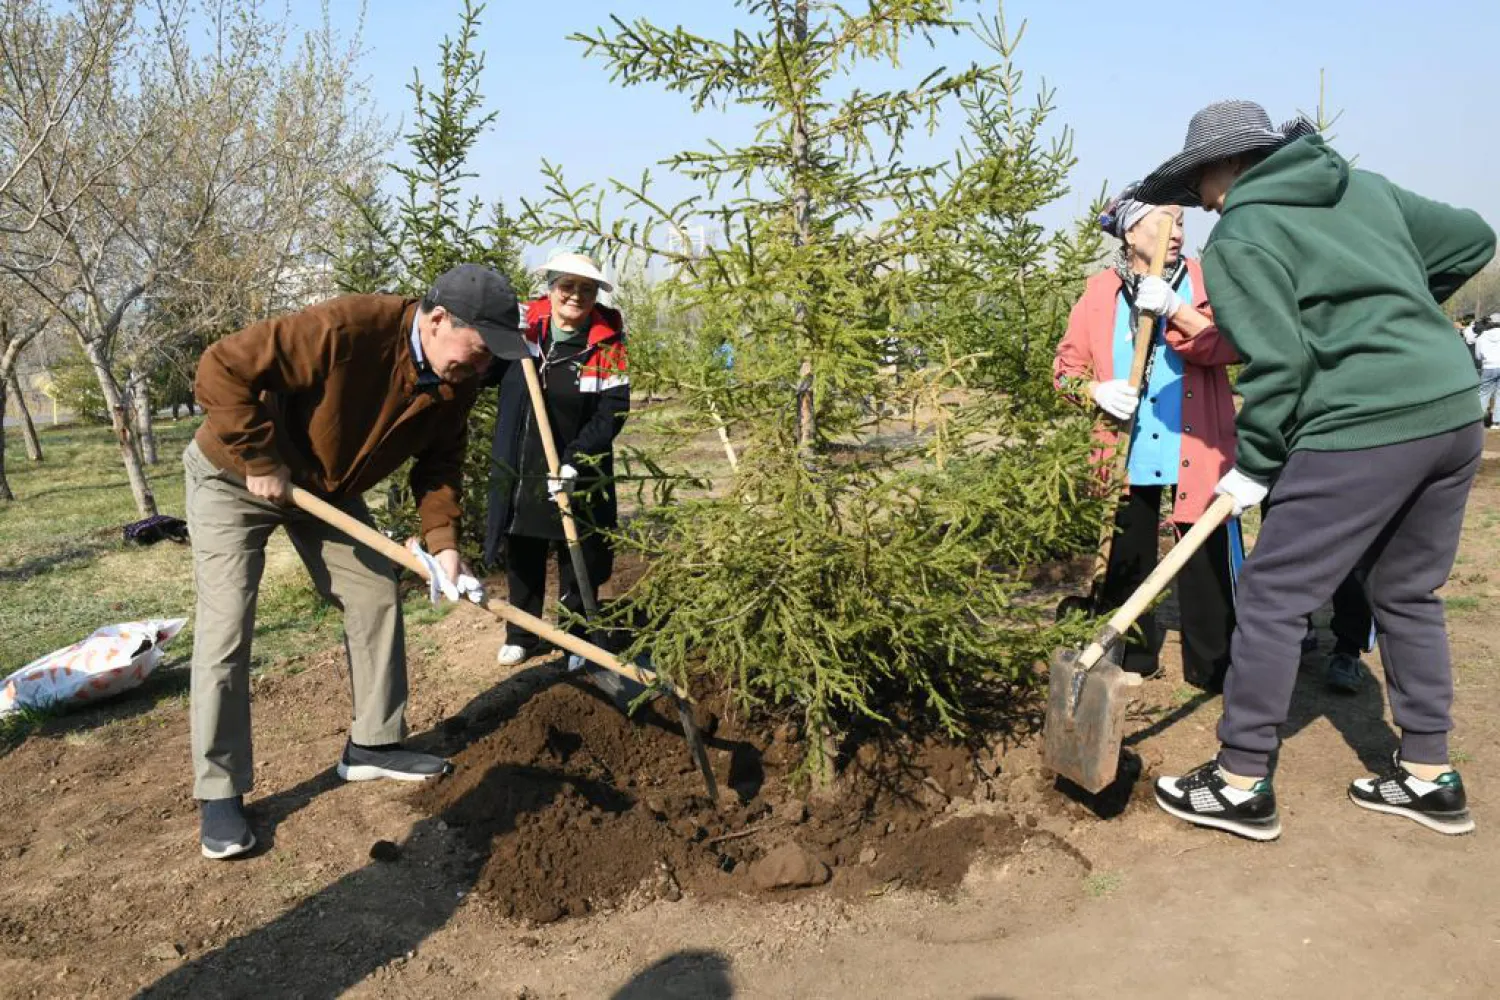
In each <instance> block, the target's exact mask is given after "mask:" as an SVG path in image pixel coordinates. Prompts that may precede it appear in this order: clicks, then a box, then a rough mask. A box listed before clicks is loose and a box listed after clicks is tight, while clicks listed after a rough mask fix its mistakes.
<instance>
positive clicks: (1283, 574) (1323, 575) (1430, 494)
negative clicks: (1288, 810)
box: [1219, 421, 1484, 777]
mask: <svg viewBox="0 0 1500 1000" xmlns="http://www.w3.org/2000/svg"><path fill="white" fill-rule="evenodd" d="M1483 446H1484V431H1483V430H1482V429H1481V426H1480V424H1479V423H1478V422H1477V421H1476V422H1475V423H1473V424H1470V425H1469V426H1467V427H1463V428H1460V429H1459V430H1456V431H1449V432H1448V433H1446V434H1438V435H1435V436H1433V437H1429V438H1424V439H1421V440H1417V441H1407V442H1404V443H1402V444H1393V445H1385V446H1383V447H1379V448H1369V449H1366V450H1363V451H1343V452H1341V451H1297V452H1293V453H1292V455H1291V457H1290V458H1289V459H1287V463H1286V466H1285V467H1284V468H1283V469H1282V471H1281V475H1280V476H1279V477H1278V479H1277V480H1276V485H1275V487H1274V488H1272V490H1271V508H1270V512H1269V513H1268V514H1267V515H1266V519H1265V522H1264V523H1263V524H1262V525H1261V527H1260V537H1259V538H1257V539H1256V541H1255V551H1253V552H1252V553H1251V554H1250V557H1249V558H1248V559H1247V560H1246V561H1245V568H1244V571H1243V572H1242V573H1241V574H1240V606H1239V623H1238V626H1237V629H1236V631H1235V634H1234V668H1233V669H1232V670H1230V672H1229V679H1228V681H1227V682H1226V684H1225V686H1224V718H1223V719H1222V720H1221V721H1220V722H1219V742H1220V744H1222V749H1220V751H1219V763H1220V764H1222V765H1223V766H1224V768H1225V769H1226V770H1228V771H1232V772H1233V773H1235V774H1242V775H1245V776H1247V777H1262V776H1264V775H1265V774H1266V773H1267V771H1268V769H1269V767H1270V757H1271V754H1272V752H1274V751H1275V750H1276V747H1277V746H1278V743H1279V738H1278V735H1277V729H1278V728H1279V727H1280V726H1281V724H1282V723H1284V722H1285V721H1286V717H1287V711H1288V709H1289V707H1290V705H1291V701H1292V688H1293V687H1294V686H1295V684H1296V680H1297V661H1298V659H1299V656H1298V644H1299V641H1300V640H1301V638H1302V635H1303V632H1304V631H1305V629H1306V628H1307V616H1308V615H1310V614H1312V613H1313V612H1314V611H1316V610H1317V609H1318V608H1320V607H1322V606H1323V602H1324V601H1326V600H1328V598H1329V596H1330V595H1331V594H1332V592H1333V591H1334V590H1336V589H1337V588H1338V586H1339V584H1340V582H1341V581H1343V580H1344V579H1345V578H1346V577H1348V576H1349V574H1350V572H1351V571H1352V570H1355V569H1360V570H1363V571H1364V572H1365V574H1366V579H1367V580H1368V581H1369V584H1370V598H1371V605H1372V607H1373V609H1374V613H1375V616H1376V618H1377V619H1378V620H1379V622H1380V660H1381V663H1382V665H1383V666H1384V667H1385V680H1386V696H1387V699H1388V700H1389V702H1390V708H1391V717H1392V718H1393V719H1394V720H1395V722H1396V725H1397V726H1398V727H1399V728H1400V729H1401V758H1402V759H1403V760H1407V761H1411V762H1413V763H1417V764H1446V763H1447V762H1448V730H1449V729H1451V728H1452V725H1453V720H1452V715H1451V708H1452V704H1453V672H1452V668H1451V666H1450V661H1449V656H1448V632H1447V628H1446V627H1445V625H1444V622H1443V599H1442V598H1441V597H1438V595H1437V590H1438V588H1439V587H1441V586H1442V585H1443V584H1444V583H1445V582H1447V579H1448V573H1449V571H1450V570H1451V569H1452V568H1453V560H1454V557H1455V555H1457V553H1458V539H1459V534H1460V532H1461V531H1462V529H1463V521H1464V505H1465V503H1466V502H1467V500H1468V496H1469V487H1470V485H1471V484H1472V483H1473V481H1474V474H1475V472H1476V471H1478V469H1479V458H1480V452H1481V450H1482V449H1483ZM1351 498H1352V499H1351Z"/></svg>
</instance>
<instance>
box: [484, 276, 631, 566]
mask: <svg viewBox="0 0 1500 1000" xmlns="http://www.w3.org/2000/svg"><path fill="white" fill-rule="evenodd" d="M551 313H552V304H551V302H550V301H549V300H547V299H545V298H543V299H538V300H537V301H535V302H533V303H531V305H530V307H529V308H528V309H527V314H526V330H525V331H524V334H523V335H524V337H525V340H526V346H527V347H528V348H529V349H530V351H531V356H532V358H533V359H534V360H535V361H536V365H537V368H538V372H539V374H540V376H541V382H542V395H543V398H544V399H545V401H546V405H547V417H548V419H549V420H550V421H551V423H552V434H553V437H554V438H555V439H556V445H557V450H558V453H559V455H560V457H561V459H562V462H563V464H564V465H571V466H573V467H574V468H575V469H577V470H578V483H577V487H576V489H575V491H574V504H573V510H574V513H575V514H576V515H577V517H578V521H579V527H580V529H582V530H583V531H584V532H587V531H588V530H589V529H590V528H591V527H598V528H605V529H609V528H613V527H615V526H616V524H618V504H617V502H616V497H615V485H614V440H615V435H616V434H618V433H619V432H620V428H621V427H622V426H624V423H625V417H626V414H628V413H629V412H630V378H629V375H628V370H627V364H626V355H625V324H624V321H623V319H622V318H621V316H620V314H619V313H618V312H617V311H615V310H614V309H610V308H608V307H607V306H595V307H594V311H593V313H592V315H590V317H589V323H588V327H589V330H588V336H587V337H586V338H584V339H583V341H582V342H579V341H573V342H558V341H555V340H554V339H553V337H552V326H551V321H550V320H551ZM485 382H486V383H487V384H489V385H497V384H498V385H499V387H500V397H499V404H498V407H497V410H498V412H497V415H496V419H495V438H494V444H493V447H492V448H491V451H490V457H491V466H490V503H489V523H488V526H487V530H486V532H485V546H484V549H485V560H486V561H487V562H491V563H493V562H495V560H496V557H497V556H498V554H499V552H500V546H501V544H502V542H503V541H504V538H505V536H506V535H524V536H528V537H531V538H551V539H561V538H562V537H563V531H562V520H561V517H560V516H559V514H558V512H557V505H556V504H555V503H554V502H553V501H552V500H551V499H549V498H548V496H547V482H546V480H547V458H546V454H545V453H544V452H543V450H542V439H541V435H540V433H538V431H537V422H536V418H535V416H534V415H533V413H532V410H531V396H530V394H529V393H528V392H527V390H526V378H525V373H524V372H523V371H522V370H521V365H520V364H519V363H516V362H509V363H505V362H499V361H496V362H494V363H493V364H492V365H491V368H490V371H489V372H487V373H486V376H485Z"/></svg>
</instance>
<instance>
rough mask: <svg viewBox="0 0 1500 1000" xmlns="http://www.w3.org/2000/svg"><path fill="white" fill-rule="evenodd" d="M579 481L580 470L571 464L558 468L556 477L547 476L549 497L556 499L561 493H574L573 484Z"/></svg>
mask: <svg viewBox="0 0 1500 1000" xmlns="http://www.w3.org/2000/svg"><path fill="white" fill-rule="evenodd" d="M576 482H578V470H577V469H575V468H573V467H572V466H571V465H565V466H563V467H562V468H561V469H558V470H557V476H556V478H553V477H551V476H548V477H547V499H549V500H556V499H557V495H558V494H559V493H572V492H573V484H574V483H576Z"/></svg>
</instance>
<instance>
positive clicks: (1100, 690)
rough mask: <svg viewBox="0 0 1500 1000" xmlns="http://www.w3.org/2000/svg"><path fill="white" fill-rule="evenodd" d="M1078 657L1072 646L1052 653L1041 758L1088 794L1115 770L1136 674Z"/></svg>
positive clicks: (1106, 782) (1112, 777)
mask: <svg viewBox="0 0 1500 1000" xmlns="http://www.w3.org/2000/svg"><path fill="white" fill-rule="evenodd" d="M1078 657H1079V653H1078V651H1077V650H1073V649H1060V650H1057V651H1056V652H1055V653H1053V655H1052V663H1051V670H1050V678H1049V682H1048V687H1049V689H1048V696H1047V723H1046V728H1045V729H1044V730H1043V734H1042V762H1043V763H1044V764H1045V765H1046V766H1047V767H1049V768H1051V769H1052V770H1053V771H1055V772H1057V773H1058V774H1060V775H1062V776H1063V777H1064V778H1067V779H1068V780H1069V781H1071V782H1073V783H1074V784H1076V785H1078V786H1079V787H1081V788H1083V789H1084V790H1085V791H1087V792H1089V793H1090V794H1098V793H1099V792H1101V791H1103V790H1104V789H1105V788H1107V787H1108V786H1109V785H1110V784H1111V783H1112V782H1113V781H1114V780H1115V774H1116V772H1117V771H1118V770H1119V766H1120V742H1121V740H1122V739H1123V738H1124V735H1125V734H1124V729H1125V706H1126V704H1127V703H1128V702H1129V701H1130V698H1131V696H1132V692H1133V691H1134V689H1135V688H1137V687H1139V686H1140V683H1141V678H1140V676H1139V675H1138V674H1134V673H1128V672H1126V671H1124V670H1121V669H1120V667H1119V665H1118V664H1116V663H1114V662H1113V661H1112V660H1109V659H1106V660H1103V661H1102V662H1100V663H1097V664H1095V665H1094V667H1093V668H1091V669H1084V668H1083V667H1080V666H1079V664H1078Z"/></svg>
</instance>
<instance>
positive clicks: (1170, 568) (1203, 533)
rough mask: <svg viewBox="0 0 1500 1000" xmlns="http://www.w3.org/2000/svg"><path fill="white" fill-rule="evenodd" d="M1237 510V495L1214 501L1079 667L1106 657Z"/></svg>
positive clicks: (1114, 618)
mask: <svg viewBox="0 0 1500 1000" xmlns="http://www.w3.org/2000/svg"><path fill="white" fill-rule="evenodd" d="M1233 513H1234V497H1231V496H1221V497H1219V498H1218V499H1217V500H1215V501H1214V502H1213V505H1212V506H1210V507H1209V508H1208V510H1207V511H1205V512H1204V514H1203V516H1202V517H1200V518H1198V523H1197V524H1195V525H1193V526H1192V527H1191V528H1190V529H1188V533H1187V534H1185V535H1183V536H1182V539H1181V540H1180V541H1179V542H1178V543H1177V544H1176V545H1174V546H1172V551H1171V552H1168V553H1167V557H1166V558H1165V559H1163V560H1162V561H1161V562H1160V563H1158V564H1157V566H1156V569H1154V570H1152V571H1151V575H1150V576H1148V577H1146V581H1145V582H1144V583H1142V584H1141V585H1140V586H1139V587H1137V588H1135V593H1133V594H1131V595H1130V598H1129V600H1127V601H1126V602H1125V603H1124V604H1122V605H1120V608H1119V610H1117V611H1116V612H1115V613H1114V614H1113V615H1111V616H1110V619H1109V621H1108V622H1107V623H1105V625H1104V627H1103V628H1102V629H1100V630H1099V633H1098V634H1097V635H1096V636H1094V641H1093V642H1091V643H1090V644H1089V647H1088V649H1085V650H1084V651H1083V655H1082V656H1081V657H1079V660H1078V662H1079V666H1081V667H1083V668H1084V669H1085V670H1087V669H1088V668H1089V667H1092V666H1093V665H1094V664H1095V663H1097V662H1099V660H1100V659H1101V658H1102V657H1103V656H1104V654H1105V653H1106V652H1107V651H1108V650H1109V647H1110V646H1111V645H1112V644H1113V643H1115V642H1116V641H1118V640H1119V638H1120V637H1121V636H1123V635H1124V634H1125V633H1126V632H1127V631H1129V629H1130V626H1132V625H1134V624H1135V620H1136V619H1137V618H1139V617H1140V616H1141V615H1142V613H1144V612H1145V610H1146V609H1147V608H1148V607H1150V606H1151V602H1152V601H1154V600H1156V598H1157V595H1159V594H1160V593H1161V592H1162V591H1163V590H1165V589H1167V584H1169V583H1171V582H1172V578H1173V577H1174V576H1176V575H1177V573H1178V572H1179V571H1180V570H1181V569H1182V567H1183V564H1184V563H1186V562H1187V561H1188V560H1189V559H1190V558H1192V556H1193V553H1195V552H1197V551H1198V550H1199V549H1200V548H1202V547H1203V543H1204V542H1205V541H1207V540H1208V536H1209V535H1211V534H1213V533H1214V532H1215V531H1216V530H1218V527H1219V525H1221V524H1223V523H1224V522H1225V521H1227V520H1229V516H1230V515H1231V514H1233Z"/></svg>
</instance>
